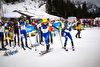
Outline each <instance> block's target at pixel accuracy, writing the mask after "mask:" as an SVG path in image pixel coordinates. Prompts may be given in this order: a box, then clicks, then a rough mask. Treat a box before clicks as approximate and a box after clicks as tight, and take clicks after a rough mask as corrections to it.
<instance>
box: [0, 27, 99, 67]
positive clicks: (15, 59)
mask: <svg viewBox="0 0 100 67" xmlns="http://www.w3.org/2000/svg"><path fill="white" fill-rule="evenodd" d="M76 33H77V31H76V30H72V31H71V34H72V37H73V41H74V45H75V51H72V49H71V42H70V40H69V39H68V42H67V48H68V51H65V50H64V49H62V45H61V42H60V38H59V35H56V37H53V38H54V39H53V40H54V44H52V45H51V46H50V47H51V48H54V49H53V50H52V51H51V52H50V53H47V54H45V55H43V56H40V55H39V53H40V51H42V50H45V48H46V46H41V45H40V46H38V47H37V51H35V48H33V49H32V50H30V49H28V48H26V50H23V49H20V48H19V47H18V46H17V47H16V48H17V49H18V53H16V54H14V55H10V56H3V54H4V52H5V51H0V67H100V58H99V57H100V49H99V48H100V30H98V28H95V29H93V30H90V29H87V30H82V31H81V37H82V38H81V39H78V38H75V34H76ZM61 39H62V42H63V43H64V37H62V38H61ZM29 42H30V41H29ZM29 42H28V43H29ZM32 43H34V37H33V40H32ZM29 46H30V45H29ZM7 48H9V49H11V50H14V49H16V48H14V49H13V48H12V47H9V46H7Z"/></svg>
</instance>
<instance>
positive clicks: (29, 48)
mask: <svg viewBox="0 0 100 67" xmlns="http://www.w3.org/2000/svg"><path fill="white" fill-rule="evenodd" d="M25 43H26V47H27V48H29V49H31V48H30V47H29V46H28V45H27V41H26V42H25Z"/></svg>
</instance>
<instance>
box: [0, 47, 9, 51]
mask: <svg viewBox="0 0 100 67" xmlns="http://www.w3.org/2000/svg"><path fill="white" fill-rule="evenodd" d="M0 50H1V51H5V50H9V49H6V48H5V49H3V48H0Z"/></svg>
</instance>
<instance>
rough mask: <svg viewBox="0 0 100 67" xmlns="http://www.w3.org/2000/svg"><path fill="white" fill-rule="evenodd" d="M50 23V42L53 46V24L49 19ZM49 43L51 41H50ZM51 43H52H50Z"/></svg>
mask: <svg viewBox="0 0 100 67" xmlns="http://www.w3.org/2000/svg"><path fill="white" fill-rule="evenodd" d="M48 23H49V32H50V40H51V44H53V38H52V31H53V30H54V29H53V27H52V23H51V22H50V20H49V19H48ZM48 41H49V39H48ZM49 42H50V41H49Z"/></svg>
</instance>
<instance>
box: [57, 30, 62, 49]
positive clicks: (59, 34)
mask: <svg viewBox="0 0 100 67" xmlns="http://www.w3.org/2000/svg"><path fill="white" fill-rule="evenodd" d="M58 34H59V38H60V42H61V45H62V48H63V43H62V39H61V36H60V33H59V31H58Z"/></svg>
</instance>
